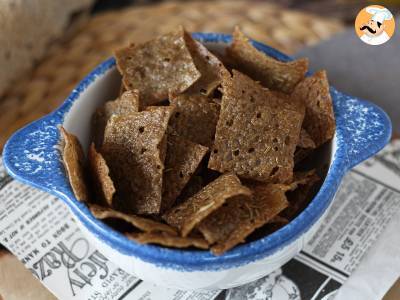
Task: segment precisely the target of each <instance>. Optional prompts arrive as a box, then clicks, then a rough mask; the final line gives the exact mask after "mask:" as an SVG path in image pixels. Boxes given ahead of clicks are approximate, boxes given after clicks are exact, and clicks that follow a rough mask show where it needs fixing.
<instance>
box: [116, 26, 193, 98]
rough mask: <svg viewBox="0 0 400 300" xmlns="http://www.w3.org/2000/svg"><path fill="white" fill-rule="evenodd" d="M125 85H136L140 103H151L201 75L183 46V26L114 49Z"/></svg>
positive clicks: (175, 91) (128, 87) (130, 87)
mask: <svg viewBox="0 0 400 300" xmlns="http://www.w3.org/2000/svg"><path fill="white" fill-rule="evenodd" d="M115 57H116V60H117V67H118V70H119V71H120V73H121V74H122V80H123V82H124V84H125V87H126V89H128V90H132V89H138V90H139V92H140V96H141V97H142V99H143V105H144V106H147V105H152V104H155V103H158V102H160V101H162V100H164V99H166V98H167V97H168V92H169V91H171V92H172V93H173V94H179V93H182V92H184V91H185V90H186V89H188V88H189V87H190V86H191V85H193V84H194V83H195V82H196V81H197V80H198V79H199V78H200V76H201V73H200V72H199V70H197V68H196V65H195V64H194V62H193V58H192V56H191V54H190V51H189V49H188V48H187V46H186V42H185V38H184V30H183V28H179V30H176V31H174V32H171V33H168V34H165V35H163V36H160V37H158V38H156V39H154V40H151V41H149V42H146V43H144V44H141V45H130V46H128V47H126V48H123V49H120V50H117V51H116V52H115Z"/></svg>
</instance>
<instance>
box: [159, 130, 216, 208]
mask: <svg viewBox="0 0 400 300" xmlns="http://www.w3.org/2000/svg"><path fill="white" fill-rule="evenodd" d="M167 143H168V146H167V155H166V158H165V170H164V179H163V185H164V192H163V198H162V210H165V209H168V208H170V207H171V206H172V205H173V204H174V202H175V200H176V198H177V197H178V196H179V194H180V193H181V191H182V189H183V188H184V187H185V185H186V184H187V183H188V181H189V180H190V178H191V177H192V175H193V174H194V172H195V171H196V169H197V167H198V166H199V164H200V162H201V161H202V159H203V157H204V155H205V154H206V153H207V151H208V148H207V147H204V146H201V145H199V144H195V143H192V142H190V141H188V140H185V139H182V138H179V137H176V136H171V135H170V136H168V142H167Z"/></svg>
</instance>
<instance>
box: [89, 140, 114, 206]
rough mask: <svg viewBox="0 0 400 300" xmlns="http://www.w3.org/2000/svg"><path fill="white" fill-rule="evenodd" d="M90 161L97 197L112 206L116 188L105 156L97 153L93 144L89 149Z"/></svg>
mask: <svg viewBox="0 0 400 300" xmlns="http://www.w3.org/2000/svg"><path fill="white" fill-rule="evenodd" d="M88 161H89V169H90V174H91V179H92V182H93V184H94V191H95V193H96V195H97V196H98V197H99V198H100V199H99V200H100V202H102V203H105V204H107V205H109V206H112V200H113V196H114V193H115V186H114V183H113V181H112V180H111V178H110V170H109V168H108V166H107V163H106V161H105V159H104V158H103V155H101V153H98V152H97V151H96V148H95V146H94V144H93V143H92V144H91V145H90V148H89V153H88Z"/></svg>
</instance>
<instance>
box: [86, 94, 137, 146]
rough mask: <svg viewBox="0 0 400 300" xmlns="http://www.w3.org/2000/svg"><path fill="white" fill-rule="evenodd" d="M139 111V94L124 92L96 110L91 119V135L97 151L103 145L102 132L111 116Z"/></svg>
mask: <svg viewBox="0 0 400 300" xmlns="http://www.w3.org/2000/svg"><path fill="white" fill-rule="evenodd" d="M137 111H139V92H138V91H137V90H134V91H126V92H124V93H123V94H122V95H121V96H120V97H119V98H118V99H116V100H114V101H107V102H106V103H105V104H104V105H103V106H102V107H100V108H98V109H97V110H96V112H95V113H94V115H93V118H92V133H93V137H94V138H93V140H94V143H95V146H96V147H97V148H98V149H99V148H100V147H101V145H102V143H103V139H104V130H105V128H106V125H107V121H108V120H109V119H110V117H111V116H112V115H124V114H129V113H133V112H137Z"/></svg>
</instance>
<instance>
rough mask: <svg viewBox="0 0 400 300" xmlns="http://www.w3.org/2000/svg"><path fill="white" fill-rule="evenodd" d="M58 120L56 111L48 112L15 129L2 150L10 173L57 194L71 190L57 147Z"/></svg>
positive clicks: (64, 193) (18, 178) (25, 181)
mask: <svg viewBox="0 0 400 300" xmlns="http://www.w3.org/2000/svg"><path fill="white" fill-rule="evenodd" d="M61 123H62V117H61V116H60V115H58V114H57V113H53V114H50V115H47V116H45V117H43V118H42V119H39V120H37V121H35V122H33V123H31V124H29V125H27V126H25V127H23V128H22V129H20V130H18V131H17V132H15V133H14V134H13V135H12V136H11V138H10V139H9V140H8V141H7V143H6V145H5V146H4V151H3V163H4V166H5V168H6V170H7V171H8V172H9V173H10V175H11V176H13V177H14V178H16V179H17V180H19V181H22V182H24V183H27V184H29V185H32V186H34V187H37V188H39V189H41V190H45V191H47V192H49V193H52V194H54V195H57V196H61V195H66V194H70V193H71V189H70V188H69V183H68V181H67V179H66V177H65V175H64V167H63V164H62V162H61V155H60V150H59V147H58V145H59V139H60V133H59V130H58V125H59V124H61Z"/></svg>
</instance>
